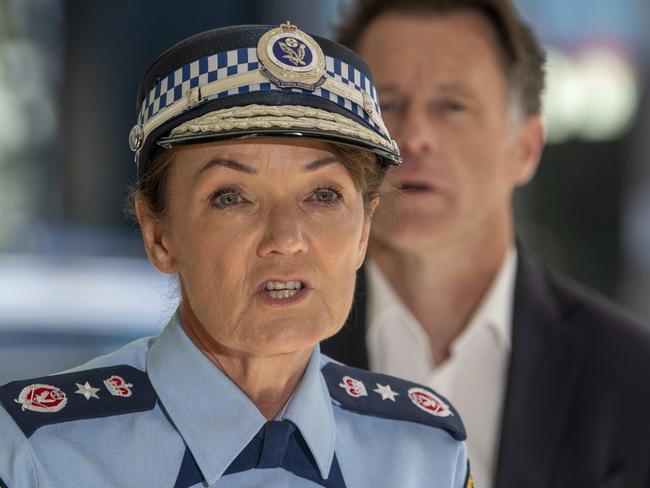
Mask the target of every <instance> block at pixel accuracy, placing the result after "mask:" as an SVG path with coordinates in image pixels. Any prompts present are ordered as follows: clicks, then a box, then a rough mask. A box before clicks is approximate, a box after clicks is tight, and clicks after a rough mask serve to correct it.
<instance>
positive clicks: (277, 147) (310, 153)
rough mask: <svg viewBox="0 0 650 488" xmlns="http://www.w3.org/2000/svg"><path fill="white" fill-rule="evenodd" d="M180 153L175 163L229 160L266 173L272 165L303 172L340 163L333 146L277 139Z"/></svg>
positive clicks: (201, 146)
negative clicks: (320, 164)
mask: <svg viewBox="0 0 650 488" xmlns="http://www.w3.org/2000/svg"><path fill="white" fill-rule="evenodd" d="M176 151H177V152H176V154H175V156H174V159H175V160H177V161H183V162H191V163H192V165H193V166H194V165H199V166H200V165H203V164H206V163H208V162H210V161H215V160H226V161H228V160H229V161H233V162H236V163H240V164H243V165H246V166H249V167H251V168H254V169H256V170H262V169H264V168H265V167H266V166H267V165H268V164H271V163H272V164H273V165H274V166H278V164H281V165H282V166H296V167H297V168H298V167H300V168H302V167H304V166H305V165H309V164H310V163H313V162H317V161H320V160H323V159H331V160H335V161H338V160H339V159H340V158H339V157H338V156H337V154H336V152H335V151H334V149H333V147H332V146H331V145H330V144H329V143H326V142H322V141H315V140H299V141H295V140H294V139H277V138H272V139H271V138H266V139H255V140H252V139H247V140H239V141H223V142H215V143H209V144H195V145H191V146H182V147H179V148H178V149H176ZM271 169H273V168H271Z"/></svg>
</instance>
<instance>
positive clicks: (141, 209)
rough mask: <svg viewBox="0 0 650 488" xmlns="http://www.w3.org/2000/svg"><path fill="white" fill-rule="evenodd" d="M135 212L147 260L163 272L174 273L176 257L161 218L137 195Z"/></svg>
mask: <svg viewBox="0 0 650 488" xmlns="http://www.w3.org/2000/svg"><path fill="white" fill-rule="evenodd" d="M135 213H136V215H137V217H138V223H139V224H140V230H141V231H142V239H143V240H144V248H145V251H146V252H147V258H149V262H150V263H151V264H153V265H154V266H155V267H156V268H157V269H158V270H159V271H161V272H163V273H168V274H172V273H176V271H177V269H176V259H175V258H174V255H173V253H172V251H171V249H170V247H169V240H168V239H167V236H166V234H165V231H164V226H163V222H162V220H161V218H160V217H159V216H158V215H156V214H155V213H154V212H153V210H151V207H150V206H149V204H148V203H147V202H145V201H144V200H143V199H142V198H141V197H139V196H138V197H136V199H135Z"/></svg>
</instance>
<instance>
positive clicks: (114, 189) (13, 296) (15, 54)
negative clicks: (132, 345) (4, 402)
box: [0, 0, 650, 384]
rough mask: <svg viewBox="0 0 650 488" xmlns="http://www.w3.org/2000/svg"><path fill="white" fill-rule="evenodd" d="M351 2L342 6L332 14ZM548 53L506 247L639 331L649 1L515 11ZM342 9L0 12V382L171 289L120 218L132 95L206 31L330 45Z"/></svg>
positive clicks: (116, 1) (129, 324)
mask: <svg viewBox="0 0 650 488" xmlns="http://www.w3.org/2000/svg"><path fill="white" fill-rule="evenodd" d="M347 1H348V0H343V4H345V3H347ZM515 3H516V4H517V5H518V7H519V9H520V11H521V12H522V14H523V16H524V17H525V18H526V19H527V20H528V21H529V22H530V23H531V24H532V25H533V26H534V28H535V29H536V31H537V33H538V35H539V37H540V39H541V40H542V41H543V44H544V45H545V47H546V48H547V49H548V52H549V66H548V74H549V86H548V90H547V93H546V101H545V104H546V119H547V124H548V135H549V141H548V145H547V147H546V150H545V152H544V156H543V161H542V164H541V167H540V170H539V172H538V174H537V177H536V178H535V180H534V182H533V183H532V184H530V185H529V186H528V187H526V188H525V189H523V190H521V191H520V192H519V193H518V194H517V195H516V209H517V215H516V218H517V223H518V229H519V234H520V237H521V239H522V240H523V241H524V242H525V243H526V244H527V245H528V246H529V247H530V248H532V249H533V250H534V251H536V252H537V253H538V254H540V255H541V256H542V257H543V258H544V259H545V260H546V262H547V263H548V264H550V265H551V266H552V267H554V268H556V269H558V270H561V271H563V272H565V273H567V274H569V275H571V276H573V277H575V278H576V279H577V280H579V281H582V282H584V283H587V284H589V285H590V286H592V287H594V288H596V289H598V290H600V291H601V292H602V293H604V294H605V295H608V296H609V297H611V298H612V299H614V300H615V301H617V302H619V303H621V304H622V305H624V306H625V307H627V308H629V309H630V310H632V311H633V312H635V313H636V314H638V315H641V316H642V317H644V318H645V319H646V320H648V321H650V252H649V251H650V165H649V164H648V162H649V160H650V138H649V137H648V134H650V92H649V90H648V87H649V86H650V30H649V29H648V27H647V24H648V20H650V2H648V0H601V1H599V2H593V1H592V0H571V1H570V2H567V1H565V0H516V2H515ZM341 6H342V3H341V1H339V0H320V1H316V0H311V1H309V2H306V1H304V0H237V1H231V0H228V1H219V2H216V1H207V0H205V1H194V0H185V1H184V2H182V4H181V3H180V2H177V1H172V0H156V1H153V0H151V1H137V2H134V1H130V0H111V1H110V2H109V1H86V2H75V1H72V0H67V1H66V0H0V384H2V383H4V382H6V381H9V380H12V379H18V378H25V377H29V376H36V375H40V374H45V373H48V372H54V371H57V370H61V369H64V368H67V367H71V366H73V365H76V364H78V363H80V362H83V361H85V360H86V359H88V358H90V357H93V356H96V355H98V354H101V353H104V352H108V351H111V350H114V349H116V348H118V347H119V346H120V345H122V344H124V343H125V342H127V341H129V340H131V339H133V338H136V337H140V336H143V335H150V334H155V333H156V332H157V331H159V330H160V329H161V328H162V327H163V326H164V325H165V323H166V320H167V318H168V317H169V316H170V315H171V313H172V312H173V310H174V309H175V306H176V302H177V298H176V297H177V291H176V289H175V285H174V282H173V280H171V279H170V278H168V277H166V276H164V275H161V274H159V273H157V272H155V271H154V270H153V269H152V267H151V266H150V265H149V264H148V263H147V261H146V260H145V257H144V253H143V249H142V244H141V241H140V235H139V232H138V230H137V228H136V226H135V225H134V224H133V223H131V222H129V221H128V219H126V218H125V217H124V216H123V214H122V207H123V202H124V199H125V196H126V191H127V187H128V185H129V184H131V183H132V182H133V181H134V176H135V167H134V164H133V158H132V154H131V152H130V150H129V148H128V144H127V136H128V133H129V130H130V128H131V127H132V125H133V123H134V120H135V114H136V107H135V97H136V90H137V86H138V83H139V80H140V78H141V76H142V74H143V73H144V71H145V70H146V68H147V67H148V65H149V64H150V62H151V61H152V60H153V59H155V57H157V56H158V55H159V54H160V53H162V52H163V51H164V50H165V49H166V48H168V47H170V46H171V45H173V44H175V43H176V42H178V41H180V40H181V39H183V38H184V37H187V36H188V35H191V34H194V33H197V32H199V31H202V30H207V29H210V28H214V27H219V26H224V25H230V24H242V23H264V24H279V23H281V22H283V21H285V20H287V19H291V21H292V22H293V23H295V24H297V25H298V26H299V27H300V28H301V29H303V30H307V31H310V32H313V33H316V34H321V35H325V36H327V35H329V34H330V33H331V28H332V26H333V25H335V24H336V21H337V18H338V15H339V12H340V9H341Z"/></svg>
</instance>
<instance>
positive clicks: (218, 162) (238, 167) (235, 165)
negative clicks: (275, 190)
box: [194, 158, 257, 180]
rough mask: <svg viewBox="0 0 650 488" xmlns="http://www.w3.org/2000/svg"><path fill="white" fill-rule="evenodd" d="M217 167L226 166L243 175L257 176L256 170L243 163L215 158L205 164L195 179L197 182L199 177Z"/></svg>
mask: <svg viewBox="0 0 650 488" xmlns="http://www.w3.org/2000/svg"><path fill="white" fill-rule="evenodd" d="M215 166H224V167H226V168H230V169H234V170H235V171H240V172H242V173H246V174H248V175H255V174H257V170H256V169H255V168H251V167H250V166H247V165H245V164H243V163H239V162H237V161H233V160H232V159H224V158H214V159H211V160H210V161H208V162H207V163H205V164H204V165H203V166H202V167H201V169H199V170H198V171H197V172H196V174H195V175H194V179H195V180H196V179H197V178H198V177H199V176H201V175H202V174H203V173H205V172H206V171H207V170H209V169H211V168H214V167H215Z"/></svg>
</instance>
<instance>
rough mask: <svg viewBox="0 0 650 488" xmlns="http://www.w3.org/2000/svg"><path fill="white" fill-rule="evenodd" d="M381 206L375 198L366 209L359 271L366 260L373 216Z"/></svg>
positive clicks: (359, 250)
mask: <svg viewBox="0 0 650 488" xmlns="http://www.w3.org/2000/svg"><path fill="white" fill-rule="evenodd" d="M377 205H379V197H373V198H372V200H370V202H368V204H367V206H366V208H364V212H365V218H364V219H363V229H362V230H361V238H360V239H359V249H358V256H357V263H356V266H357V269H359V268H360V267H361V265H362V264H363V261H364V260H365V259H366V251H367V250H368V238H369V237H370V226H371V223H372V216H373V215H374V213H375V210H376V209H377Z"/></svg>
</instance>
